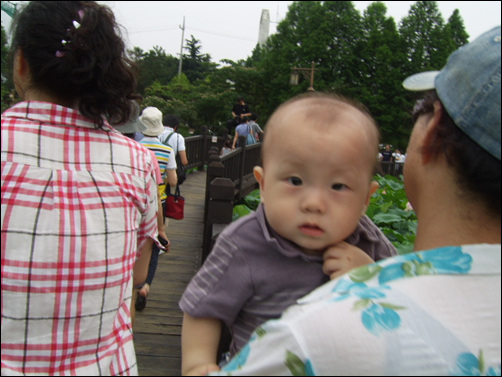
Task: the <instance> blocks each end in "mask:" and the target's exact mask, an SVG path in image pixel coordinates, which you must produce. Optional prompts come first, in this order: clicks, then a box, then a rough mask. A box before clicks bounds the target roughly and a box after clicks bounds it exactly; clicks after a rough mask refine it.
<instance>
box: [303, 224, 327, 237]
mask: <svg viewBox="0 0 502 377" xmlns="http://www.w3.org/2000/svg"><path fill="white" fill-rule="evenodd" d="M298 229H299V230H300V232H302V233H303V234H305V235H307V236H310V237H319V236H321V235H322V234H324V230H322V229H321V228H320V227H319V226H317V225H315V224H303V225H300V226H299V227H298Z"/></svg>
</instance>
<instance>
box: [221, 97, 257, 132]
mask: <svg viewBox="0 0 502 377" xmlns="http://www.w3.org/2000/svg"><path fill="white" fill-rule="evenodd" d="M250 115H251V111H249V106H248V105H247V104H246V102H245V101H244V98H242V97H239V98H237V103H236V104H235V105H234V107H232V119H230V120H229V121H227V129H228V134H229V135H231V134H232V133H233V132H234V130H235V127H236V126H238V125H239V124H240V123H241V122H242V117H243V116H247V117H249V116H250Z"/></svg>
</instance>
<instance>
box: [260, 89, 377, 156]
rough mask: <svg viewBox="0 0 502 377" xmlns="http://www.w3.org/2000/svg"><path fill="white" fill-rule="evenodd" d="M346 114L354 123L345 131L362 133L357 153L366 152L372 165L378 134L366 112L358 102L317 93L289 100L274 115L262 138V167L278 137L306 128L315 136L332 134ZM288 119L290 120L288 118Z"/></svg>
mask: <svg viewBox="0 0 502 377" xmlns="http://www.w3.org/2000/svg"><path fill="white" fill-rule="evenodd" d="M354 111H355V112H354ZM348 112H351V113H353V114H355V118H354V117H352V118H351V119H356V120H357V121H352V122H348V123H347V124H346V127H355V128H356V127H358V128H361V129H362V134H364V136H366V137H363V138H362V140H361V148H362V150H361V152H362V153H364V152H368V156H369V157H370V158H371V159H372V161H374V163H375V165H376V161H377V160H376V156H377V155H378V144H379V142H380V133H379V130H378V127H377V125H376V123H375V121H374V119H373V118H372V116H371V114H370V113H369V111H368V110H367V109H366V108H365V107H364V106H363V105H362V104H360V103H358V102H354V101H351V100H349V99H346V98H344V97H341V96H338V95H335V94H327V93H319V92H314V93H307V94H302V95H299V96H296V97H293V98H292V99H290V100H288V101H286V102H284V103H283V104H281V105H280V106H279V107H278V108H277V109H276V110H275V111H274V113H273V114H272V116H271V117H270V119H269V120H268V122H267V125H266V128H265V130H266V137H265V140H264V143H263V148H262V160H263V163H264V164H265V161H266V159H267V151H268V150H269V148H273V147H274V144H275V143H277V142H280V139H281V135H283V134H284V133H291V132H292V133H295V131H296V130H298V129H299V128H302V127H307V128H308V129H309V130H311V131H312V132H313V133H315V132H319V133H320V135H322V134H324V133H328V132H330V131H333V125H334V124H335V123H340V122H347V121H346V120H345V119H346V114H347V113H348ZM291 115H293V116H294V117H293V118H291V117H290V116H291ZM333 132H336V131H333ZM321 137H322V136H321ZM301 145H302V141H301V140H298V146H299V147H301ZM313 152H315V151H313Z"/></svg>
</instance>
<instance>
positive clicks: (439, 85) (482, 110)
mask: <svg viewBox="0 0 502 377" xmlns="http://www.w3.org/2000/svg"><path fill="white" fill-rule="evenodd" d="M500 38H501V37H500V26H499V27H496V28H493V29H492V30H490V31H488V32H486V33H484V34H483V35H481V36H480V37H478V38H477V39H475V40H474V41H473V42H471V43H469V44H467V45H465V46H462V47H461V48H459V49H458V50H456V51H455V52H454V53H453V54H452V55H451V56H450V58H449V59H448V62H447V64H446V66H445V67H444V68H443V69H442V70H441V71H435V72H423V73H419V74H416V75H413V76H410V77H409V78H407V79H406V80H405V81H404V83H403V85H404V87H405V88H406V89H408V90H412V91H427V92H426V94H425V96H424V98H423V99H421V100H419V101H417V104H416V105H415V109H414V111H413V118H414V119H413V120H414V124H415V126H414V129H413V133H412V136H411V139H410V148H408V156H407V159H406V163H405V171H404V177H405V185H406V190H407V194H408V197H409V198H410V202H411V203H412V204H413V205H414V207H415V208H416V209H417V210H418V211H419V210H420V205H419V203H416V204H417V205H415V203H414V201H420V200H423V201H426V200H427V198H425V197H421V196H420V185H422V184H424V183H425V182H426V179H427V178H426V177H425V176H424V174H423V173H426V174H427V172H431V169H430V167H431V166H432V165H431V164H430V162H433V163H437V162H440V163H441V162H443V161H444V163H445V164H446V165H445V166H447V167H448V172H449V173H448V174H451V176H452V181H453V184H454V185H455V192H456V194H457V196H458V199H460V200H461V201H463V202H464V203H475V204H476V205H479V206H481V207H482V209H483V210H484V211H486V212H487V213H489V214H491V215H492V216H493V217H494V218H495V219H498V221H499V222H500V182H501V176H500V139H501V138H500V130H501V123H500V116H501V107H500V101H501V99H500V96H501V92H500V86H501V83H500V76H501V64H500V60H501V50H500ZM410 152H411V153H410ZM435 166H436V167H440V166H441V165H439V164H436V165H435ZM424 168H425V170H424ZM427 184H429V185H430V184H431V182H430V181H429V183H427ZM465 215H466V216H467V214H465Z"/></svg>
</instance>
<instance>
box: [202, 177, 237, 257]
mask: <svg viewBox="0 0 502 377" xmlns="http://www.w3.org/2000/svg"><path fill="white" fill-rule="evenodd" d="M234 191H235V184H234V183H233V182H232V181H231V180H230V179H228V178H215V179H213V180H212V182H211V184H210V186H209V202H208V210H207V216H206V224H207V225H206V227H207V228H206V233H205V234H204V245H203V248H202V263H204V261H205V259H206V258H207V256H208V255H209V253H210V252H211V248H212V246H213V245H212V240H213V225H214V224H230V223H231V222H232V215H233V209H234V204H233V199H234Z"/></svg>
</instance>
